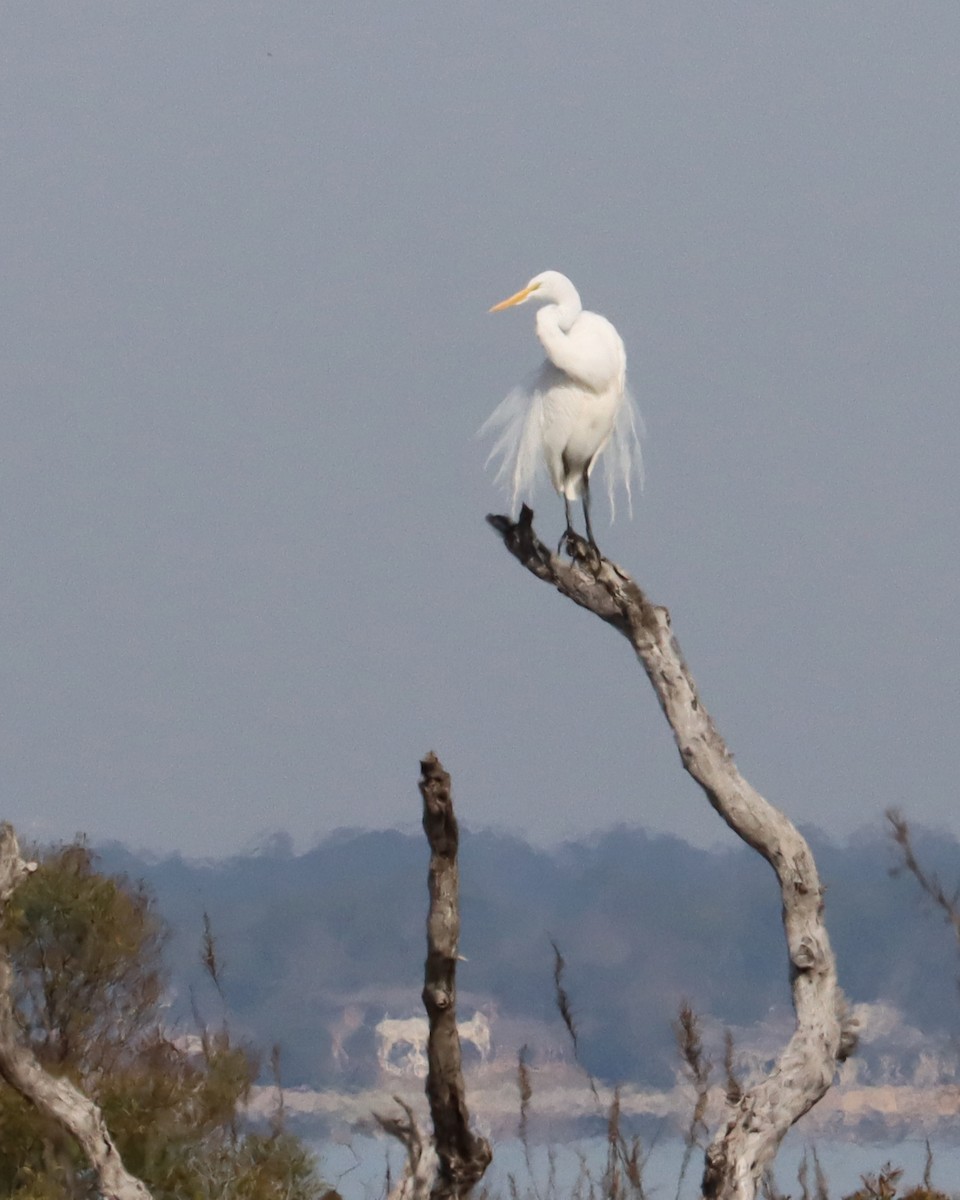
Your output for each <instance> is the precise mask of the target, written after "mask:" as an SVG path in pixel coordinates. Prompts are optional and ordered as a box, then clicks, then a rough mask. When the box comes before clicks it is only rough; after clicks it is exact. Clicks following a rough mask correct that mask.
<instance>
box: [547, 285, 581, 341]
mask: <svg viewBox="0 0 960 1200" xmlns="http://www.w3.org/2000/svg"><path fill="white" fill-rule="evenodd" d="M570 290H571V291H572V292H573V295H572V296H566V297H564V298H563V299H562V300H560V301H559V302H558V303H556V304H545V305H544V306H543V308H540V309H538V310H537V337H539V339H540V342H541V344H542V346H543V348H544V350H546V352H547V354H548V355H549V356H550V357H551V358H552V357H553V354H552V351H553V350H554V349H555V348H556V347H557V345H558V344H559V343H562V342H563V341H564V340H565V339H566V336H567V334H568V333H569V332H570V330H571V329H572V328H573V323H574V321H576V319H577V317H579V316H580V313H581V312H582V311H583V309H582V306H581V304H580V297H579V296H578V295H577V293H576V291H574V289H573V288H572V287H571V289H570Z"/></svg>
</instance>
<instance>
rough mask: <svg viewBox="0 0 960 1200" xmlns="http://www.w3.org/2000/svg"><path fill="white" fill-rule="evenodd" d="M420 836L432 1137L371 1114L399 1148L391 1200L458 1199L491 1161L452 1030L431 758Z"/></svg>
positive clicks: (450, 840) (449, 802) (444, 783)
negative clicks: (400, 1165)
mask: <svg viewBox="0 0 960 1200" xmlns="http://www.w3.org/2000/svg"><path fill="white" fill-rule="evenodd" d="M420 794H421V796H422V797H423V831H424V833H425V834H426V835H427V841H428V843H429V845H430V867H429V872H428V877H427V881H428V888H429V893H430V905H429V908H428V910H427V959H426V963H425V964H424V970H423V976H424V981H423V993H422V998H423V1006H424V1008H425V1009H426V1010H427V1023H428V1025H429V1034H428V1037H427V1082H426V1093H427V1099H428V1101H429V1103H430V1116H431V1118H432V1121H433V1137H432V1138H428V1137H427V1136H426V1135H425V1134H424V1133H423V1131H422V1130H421V1128H420V1126H419V1124H418V1122H417V1119H416V1117H415V1116H414V1113H413V1110H412V1109H411V1108H410V1106H409V1105H408V1104H405V1103H404V1102H403V1101H402V1100H401V1099H400V1097H399V1096H395V1097H394V1099H395V1100H396V1101H397V1103H398V1104H399V1105H400V1107H401V1108H402V1109H403V1110H404V1114H405V1115H404V1117H388V1116H383V1115H381V1114H379V1113H375V1114H374V1116H375V1117H376V1119H377V1120H378V1121H379V1123H380V1126H381V1128H382V1129H383V1130H384V1131H385V1132H387V1133H389V1134H390V1135H391V1136H392V1137H395V1138H396V1139H397V1140H398V1141H399V1142H400V1143H401V1144H402V1145H403V1146H404V1148H405V1149H406V1152H407V1160H406V1163H405V1166H404V1172H403V1176H402V1178H401V1179H400V1181H399V1182H398V1184H397V1186H396V1187H395V1188H394V1189H393V1190H392V1191H391V1193H390V1200H427V1197H428V1196H429V1197H430V1200H458V1198H459V1197H461V1196H466V1195H467V1193H468V1192H469V1191H470V1189H471V1188H472V1187H474V1186H475V1184H477V1183H478V1182H479V1180H480V1179H481V1178H482V1177H483V1173H484V1171H486V1169H487V1167H488V1166H489V1165H490V1161H491V1159H492V1157H493V1154H492V1151H491V1149H490V1143H489V1142H488V1141H487V1140H486V1139H485V1138H482V1137H479V1136H478V1135H476V1134H475V1133H473V1132H472V1131H471V1129H470V1113H469V1111H468V1109H467V1097H466V1089H465V1087H464V1083H463V1066H462V1059H461V1054H460V1034H459V1033H458V1031H457V957H458V947H459V943H460V868H459V865H458V860H457V853H458V850H459V846H460V830H459V827H458V825H457V818H456V815H455V814H454V811H453V794H452V792H451V789H450V776H449V775H448V774H447V772H446V771H445V770H444V769H443V767H442V765H441V763H440V760H439V759H438V758H437V756H436V755H435V754H433V753H430V754H428V755H427V756H426V758H424V759H423V761H422V762H421V763H420Z"/></svg>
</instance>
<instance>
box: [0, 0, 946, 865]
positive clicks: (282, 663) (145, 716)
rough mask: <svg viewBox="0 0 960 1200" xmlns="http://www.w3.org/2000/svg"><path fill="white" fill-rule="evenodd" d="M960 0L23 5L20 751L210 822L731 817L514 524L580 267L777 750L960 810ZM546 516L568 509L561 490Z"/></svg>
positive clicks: (3, 530)
mask: <svg viewBox="0 0 960 1200" xmlns="http://www.w3.org/2000/svg"><path fill="white" fill-rule="evenodd" d="M958 44H960V6H958V5H957V4H956V3H954V2H942V3H932V2H931V3H919V4H903V3H902V2H901V0H869V2H867V0H863V2H856V0H843V2H838V3H821V4H816V5H812V4H808V5H782V4H773V3H770V2H769V0H765V2H764V3H750V2H744V0H738V2H737V3H735V4H723V5H719V4H704V3H699V2H698V3H693V2H690V0H664V2H663V3H653V4H642V5H641V4H637V3H636V0H616V2H612V3H609V4H606V3H601V4H593V5H583V4H576V5H574V4H552V5H542V4H517V3H515V2H513V0H511V2H509V3H507V2H496V0H486V2H485V3H483V4H476V3H458V2H455V0H436V2H430V3H427V2H420V0H409V2H404V3H396V2H395V0H391V2H390V3H367V4H357V3H356V2H355V0H351V2H349V3H348V2H346V0H327V2H315V3H295V2H291V3H284V4H282V5H277V4H247V3H239V2H238V0H230V2H229V3H226V2H216V0H204V3H202V4H198V3H196V0H189V2H183V3H177V2H174V0H166V2H165V3H163V4H131V3H129V0H122V2H118V3H112V4H111V3H63V2H61V3H43V2H42V0H20V2H16V0H8V2H7V3H6V4H5V5H4V19H3V35H2V38H0V62H2V77H3V90H2V104H0V154H2V162H0V196H2V201H0V204H2V209H0V211H2V221H0V236H2V243H3V245H2V265H0V304H2V363H3V366H2V370H3V384H4V386H3V393H2V417H0V419H2V434H0V562H2V577H0V579H2V582H0V589H2V590H0V624H2V629H0V632H2V659H0V661H2V664H3V668H2V675H0V678H2V682H0V689H2V691H0V704H2V718H0V769H2V776H0V787H2V797H3V801H2V815H4V816H5V817H7V818H8V819H10V820H13V821H14V822H15V823H16V824H17V825H18V827H19V828H20V830H21V831H22V832H23V833H29V834H34V835H38V836H45V837H46V836H62V837H69V836H71V835H72V834H73V833H74V832H75V831H77V830H84V831H87V832H89V833H90V834H91V835H93V836H94V837H98V838H99V837H104V836H114V837H118V838H122V839H124V840H127V841H129V842H131V843H133V844H134V845H136V846H139V847H148V848H153V849H158V850H164V849H169V848H173V847H177V848H180V849H182V850H184V851H186V852H188V853H191V854H215V853H223V852H230V851H234V850H236V849H238V848H240V847H242V846H244V845H247V844H249V843H250V841H251V839H254V838H256V837H258V836H259V835H261V834H262V833H263V832H265V831H269V830H274V829H277V828H283V829H287V830H289V831H290V832H291V833H292V834H293V836H294V838H295V840H296V842H297V844H298V845H300V846H305V845H307V844H309V843H310V842H311V841H312V840H314V838H315V837H316V836H317V835H320V834H323V833H326V832H329V831H330V830H331V829H333V828H336V827H338V826H344V825H347V826H367V825H373V826H384V825H394V824H404V823H408V822H411V821H416V820H417V819H418V818H419V796H418V794H417V791H416V778H417V774H418V766H417V764H418V759H419V757H420V755H421V754H422V753H423V752H424V751H426V750H428V749H435V750H436V751H437V752H438V753H439V754H440V755H441V757H442V759H443V761H444V762H445V764H446V765H447V766H448V768H449V769H450V770H451V771H452V772H453V773H454V776H455V785H456V795H457V801H458V808H459V812H460V815H461V818H462V819H463V820H464V821H465V822H466V823H467V824H469V825H472V826H474V827H480V826H494V827H498V828H506V829H515V830H520V831H524V832H526V833H527V834H529V835H531V836H533V837H536V838H538V839H544V838H545V839H553V838H557V837H560V836H562V835H564V834H567V833H580V832H583V831H586V830H589V829H594V828H597V827H599V826H607V825H610V824H612V823H614V822H619V821H630V822H639V823H643V824H645V825H647V826H649V827H651V828H653V829H663V830H669V831H673V832H677V833H681V834H683V835H685V836H687V837H689V838H691V839H692V840H694V841H696V842H700V843H710V842H712V841H713V840H714V839H718V838H724V837H726V836H729V835H726V834H725V831H724V830H723V829H722V828H721V826H720V825H719V823H718V821H717V818H716V817H715V816H714V815H713V813H712V812H711V811H710V810H709V809H708V807H707V805H706V803H705V802H704V800H703V799H702V797H701V795H700V794H699V792H698V791H697V790H696V788H695V787H694V785H693V784H692V783H691V782H689V781H688V779H687V778H686V776H685V775H684V774H683V773H682V771H681V769H680V766H679V760H678V758H677V755H676V751H675V749H674V747H673V743H672V740H671V737H670V734H669V730H668V729H667V727H666V725H665V723H664V721H663V719H662V717H661V715H660V713H659V710H658V709H657V707H656V704H655V702H654V700H653V697H652V694H651V692H650V689H649V687H648V685H647V683H646V680H645V678H644V677H643V675H642V673H641V671H640V670H639V668H638V667H637V666H636V664H635V663H634V661H632V658H631V653H630V651H629V648H628V646H627V645H626V643H625V642H623V641H622V639H620V638H619V637H618V636H617V635H616V634H614V633H613V632H612V631H611V630H609V629H607V628H606V627H604V626H602V625H601V624H600V623H599V622H598V621H596V620H595V619H593V618H590V617H588V616H587V615H586V614H584V613H582V612H580V611H578V610H576V609H575V608H574V607H573V606H572V605H570V604H568V603H564V602H562V601H561V600H560V598H559V597H557V596H556V595H554V594H552V593H551V592H550V591H549V590H548V589H547V588H545V587H544V586H542V585H538V584H537V583H536V582H535V581H534V580H533V579H531V578H530V577H529V576H527V575H526V574H525V573H524V572H523V571H522V570H521V569H520V568H519V567H518V566H517V564H516V563H515V562H514V561H513V560H512V559H510V558H509V557H508V555H507V554H506V553H505V551H504V550H503V548H502V546H501V545H500V543H499V542H498V541H497V539H496V538H495V536H494V535H493V534H492V533H491V531H490V530H489V529H488V528H487V527H486V525H485V524H484V520H483V518H484V514H485V513H487V512H488V511H491V510H494V511H501V510H502V508H503V503H504V502H503V499H502V497H500V496H499V495H498V494H497V492H496V491H495V489H494V487H493V484H492V481H491V478H490V475H489V474H488V473H485V471H484V467H483V464H484V458H485V453H486V452H485V448H484V446H483V445H481V444H480V443H479V442H478V441H477V440H476V438H475V431H476V429H477V428H478V427H479V425H480V424H481V422H482V421H483V419H484V418H485V417H486V416H487V414H488V413H489V412H490V410H491V409H492V408H493V407H494V406H495V405H496V403H497V402H498V401H499V400H500V399H501V397H502V396H503V395H504V394H505V393H506V392H507V391H508V390H509V389H510V388H511V386H512V385H513V384H514V383H515V382H516V381H517V380H518V379H519V378H521V377H522V376H523V375H524V374H525V373H526V372H527V371H528V370H530V369H531V368H533V367H534V366H535V365H536V364H537V362H538V358H539V354H538V351H539V347H538V344H537V342H536V340H535V336H534V331H533V312H532V311H531V310H530V309H529V308H523V309H519V310H516V311H511V312H508V313H502V314H498V315H496V316H490V315H488V313H487V309H488V308H489V306H490V305H491V304H492V303H493V302H495V301H497V300H499V299H502V298H503V297H504V296H506V295H508V294H509V293H511V292H513V291H515V290H516V289H517V288H518V287H520V286H521V285H522V284H523V283H525V282H526V280H527V279H528V278H529V277H530V276H531V275H533V274H535V273H537V272H539V271H541V270H544V269H547V268H555V269H558V270H562V271H564V272H566V273H567V274H569V275H570V276H571V277H572V278H573V279H574V281H575V282H576V283H577V285H578V286H579V288H580V291H581V293H582V295H583V297H584V301H585V303H586V304H587V305H588V307H593V308H596V309H597V310H599V311H601V312H603V313H605V314H606V315H607V316H609V317H610V318H611V319H612V320H613V321H614V322H615V324H616V325H617V326H618V328H619V329H620V332H621V334H622V335H623V338H624V341H625V342H626V345H627V353H628V360H629V372H630V378H631V381H632V385H633V389H634V391H635V393H636V394H637V396H638V399H639V402H640V405H641V407H642V410H643V412H644V416H645V419H646V422H647V426H648V431H649V436H648V441H647V446H646V450H647V488H646V491H645V493H644V495H643V497H642V499H641V501H640V504H639V506H638V510H637V515H636V519H635V520H634V521H633V523H632V524H631V523H629V522H627V521H625V520H622V519H618V521H617V523H616V524H615V525H614V526H613V527H612V529H611V528H609V527H608V526H607V524H606V520H605V518H604V517H603V516H602V513H601V512H600V509H601V505H600V504H599V503H598V521H597V533H598V537H599V538H600V541H601V545H602V546H603V547H604V549H605V550H606V551H607V552H608V553H609V554H610V555H611V556H612V557H614V558H616V559H617V560H619V561H620V562H621V563H622V564H623V565H624V566H625V567H627V568H628V569H629V570H631V571H632V572H633V573H634V574H635V576H636V577H637V579H638V581H639V582H640V583H641V584H642V585H643V586H644V587H646V588H647V590H648V591H649V592H650V594H651V596H652V597H653V598H654V599H655V600H656V601H658V602H660V603H664V604H666V605H667V606H668V607H669V608H670V609H671V612H672V614H673V620H674V627H675V629H676V632H677V634H678V637H679V639H680V642H681V645H682V647H683V649H684V651H685V653H686V655H687V658H688V660H689V662H690V665H691V668H692V670H693V672H694V675H695V676H696V678H697V680H698V682H699V684H700V687H701V691H702V695H703V698H704V701H705V702H706V704H707V705H708V707H709V708H710V709H711V711H712V713H713V715H714V717H715V718H716V720H717V722H718V724H719V726H720V729H721V731H722V732H723V733H724V734H725V735H726V737H727V739H728V740H729V742H730V744H731V747H732V748H733V750H734V751H735V753H736V755H737V759H738V762H739V764H740V766H741V768H742V770H743V771H744V772H745V774H746V775H747V776H748V777H749V779H750V780H751V782H753V783H754V784H755V785H756V786H757V787H759V788H760V789H761V790H762V791H763V792H765V794H767V795H768V796H769V798H770V799H771V800H773V801H774V802H775V803H778V804H780V805H781V806H782V807H783V808H785V810H786V811H787V812H788V813H789V814H790V815H791V816H793V817H794V818H795V819H797V820H799V821H801V822H816V823H818V824H821V825H823V826H824V827H826V828H827V829H830V830H833V831H835V832H836V833H838V834H842V833H845V832H847V831H849V830H851V829H853V828H856V827H858V826H860V825H862V824H864V823H868V822H875V821H877V820H878V818H879V816H880V814H881V813H882V811H883V809H884V808H885V807H887V806H890V805H900V806H902V807H903V808H904V809H905V810H906V811H907V813H908V814H909V815H911V816H913V817H914V818H915V819H917V820H922V821H924V822H928V823H935V824H936V823H940V824H943V825H945V826H948V827H950V828H951V829H952V830H953V831H954V832H960V802H958V778H960V747H958V738H957V730H958V726H960V687H958V677H960V645H958V643H960V635H958V629H960V599H958V595H960V565H958V543H960V539H958V529H957V525H958V515H960V483H958V472H957V466H956V462H957V457H958V453H960V406H958V381H960V353H958V345H960V320H958V318H960V257H958V228H960V222H958V216H960V137H958V130H960V57H958V53H957V47H958ZM537 523H538V527H539V529H540V532H541V533H542V534H543V535H544V536H545V538H547V540H551V541H552V540H554V539H555V538H556V537H558V536H559V533H560V530H561V527H562V505H561V503H560V501H559V500H558V499H557V497H556V496H554V495H553V494H552V493H545V494H544V495H543V496H542V497H540V499H539V503H538V505H537Z"/></svg>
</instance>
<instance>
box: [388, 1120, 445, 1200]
mask: <svg viewBox="0 0 960 1200" xmlns="http://www.w3.org/2000/svg"><path fill="white" fill-rule="evenodd" d="M394 1100H395V1101H396V1102H397V1104H399V1105H400V1107H401V1108H402V1109H403V1111H404V1116H403V1117H388V1116H386V1115H384V1114H383V1113H374V1114H373V1115H374V1118H375V1119H376V1121H377V1123H378V1124H379V1126H380V1128H381V1129H382V1130H383V1132H384V1133H388V1134H389V1135H390V1136H391V1137H393V1138H396V1139H397V1141H398V1142H399V1143H400V1144H401V1145H402V1146H403V1148H404V1149H405V1150H406V1152H407V1158H406V1162H405V1164H404V1169H403V1175H402V1176H401V1179H400V1182H399V1183H398V1184H397V1186H396V1187H395V1188H392V1189H391V1190H390V1200H427V1197H428V1196H429V1195H430V1189H431V1187H432V1186H433V1183H434V1181H435V1179H436V1176H437V1156H436V1152H435V1151H434V1148H433V1143H432V1142H431V1140H430V1138H429V1137H427V1136H426V1135H425V1134H424V1132H423V1130H422V1129H421V1128H420V1125H419V1123H418V1121H417V1118H416V1117H415V1116H414V1113H413V1109H412V1108H411V1107H410V1105H409V1104H407V1103H406V1101H405V1100H403V1099H402V1098H401V1097H400V1096H394Z"/></svg>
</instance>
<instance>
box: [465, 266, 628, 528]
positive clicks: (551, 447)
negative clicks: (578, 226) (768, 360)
mask: <svg viewBox="0 0 960 1200" xmlns="http://www.w3.org/2000/svg"><path fill="white" fill-rule="evenodd" d="M528 300H532V301H533V302H534V303H536V304H540V305H541V306H542V307H541V308H540V309H539V310H538V311H537V337H538V338H539V339H540V344H541V345H542V346H543V348H544V350H545V351H546V355H547V357H546V360H545V361H544V363H543V365H542V366H541V367H540V369H539V370H538V371H537V372H536V373H535V375H534V376H533V377H532V378H531V379H530V381H529V382H528V383H526V384H523V385H521V386H520V387H518V388H515V389H514V390H513V391H512V392H511V393H510V395H509V396H507V398H506V399H505V400H504V401H503V402H502V403H501V404H500V405H499V407H498V408H496V409H495V410H494V412H493V413H492V414H491V416H490V417H489V418H488V419H487V421H486V422H485V423H484V425H483V427H482V428H481V430H480V432H481V433H489V432H491V431H495V432H496V433H497V435H498V436H497V441H496V442H495V444H494V447H493V449H492V450H491V452H490V458H489V459H488V460H487V461H488V462H489V461H490V459H494V458H499V459H500V467H499V470H498V472H497V482H498V483H506V484H508V485H509V488H510V491H511V494H512V503H513V506H514V508H516V505H517V501H518V499H520V497H521V496H523V497H524V498H527V497H528V496H529V495H530V493H531V491H532V488H533V485H534V482H535V480H536V477H537V474H538V473H539V471H540V468H541V466H542V465H545V466H546V468H547V473H548V474H549V476H550V481H551V483H552V484H553V486H554V487H555V488H556V490H557V492H558V493H559V494H560V495H561V496H562V497H563V505H564V510H565V512H566V517H567V528H566V532H565V533H564V538H566V537H567V535H571V536H575V534H574V531H573V518H572V515H571V510H570V503H571V501H573V500H582V501H583V518H584V522H585V523H586V527H587V538H588V539H589V541H590V544H591V545H592V546H593V547H594V549H596V547H597V543H596V540H595V538H594V536H593V528H592V526H591V524H590V475H591V473H592V471H593V468H594V467H595V466H596V463H597V460H598V459H599V458H600V457H601V455H602V456H603V458H604V468H605V471H606V476H607V490H608V493H609V496H610V509H611V513H612V512H613V508H614V490H615V488H616V486H617V485H618V484H622V485H623V488H624V490H625V491H626V494H627V503H628V505H629V506H630V509H631V514H632V511H633V510H632V496H631V490H630V485H631V482H632V479H633V478H634V477H636V478H637V480H638V481H642V462H641V457H640V442H639V438H638V436H637V430H638V426H639V424H640V418H639V416H638V415H637V411H636V408H635V406H634V403H633V399H632V397H631V396H630V393H629V392H628V391H627V356H626V352H625V351H624V348H623V342H622V340H621V338H620V335H619V333H617V331H616V329H614V327H613V326H612V325H611V324H610V322H609V321H608V320H607V319H606V317H601V316H599V315H598V314H597V313H593V312H586V311H584V308H583V305H582V304H581V303H580V295H579V293H578V292H577V289H576V288H575V287H574V286H573V284H572V283H571V282H570V280H569V279H568V278H567V277H566V275H561V274H560V272H559V271H544V272H543V274H542V275H535V276H534V278H533V279H531V280H530V282H529V283H528V284H527V286H526V287H525V288H522V289H521V290H520V291H519V292H517V293H516V295H514V296H510V297H509V299H507V300H503V301H502V302H501V303H500V304H495V305H494V306H493V308H491V310H490V311H491V312H500V311H501V309H504V308H511V307H512V306H513V305H515V304H525V303H526V302H527V301H528ZM561 544H562V543H561Z"/></svg>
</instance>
